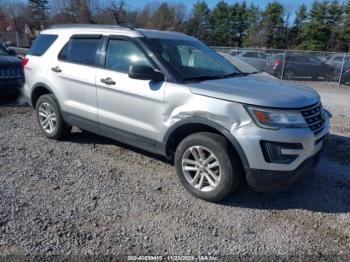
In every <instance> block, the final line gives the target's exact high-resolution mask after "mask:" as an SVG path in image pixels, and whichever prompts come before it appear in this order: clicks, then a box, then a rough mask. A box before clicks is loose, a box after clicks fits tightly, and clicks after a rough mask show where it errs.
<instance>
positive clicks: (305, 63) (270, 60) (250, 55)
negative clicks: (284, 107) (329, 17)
mask: <svg viewBox="0 0 350 262" xmlns="http://www.w3.org/2000/svg"><path fill="white" fill-rule="evenodd" d="M213 48H214V49H215V50H216V51H218V52H222V53H226V54H229V55H232V56H234V57H236V58H238V59H240V60H242V61H243V62H246V63H247V64H250V65H251V66H253V67H255V68H256V69H257V70H259V71H264V72H267V73H269V74H271V75H274V76H275V77H277V78H280V79H283V80H295V81H298V80H299V81H325V82H329V83H336V84H338V85H341V84H346V85H350V54H346V53H334V52H314V51H300V50H273V49H250V48H230V47H213Z"/></svg>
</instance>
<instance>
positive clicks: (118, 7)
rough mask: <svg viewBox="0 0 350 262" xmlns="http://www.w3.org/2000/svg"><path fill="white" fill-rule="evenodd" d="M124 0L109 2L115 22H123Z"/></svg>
mask: <svg viewBox="0 0 350 262" xmlns="http://www.w3.org/2000/svg"><path fill="white" fill-rule="evenodd" d="M124 7H125V1H124V0H118V1H112V2H111V8H112V14H113V17H114V20H115V23H116V24H122V23H124V22H125V10H124Z"/></svg>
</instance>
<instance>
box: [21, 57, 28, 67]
mask: <svg viewBox="0 0 350 262" xmlns="http://www.w3.org/2000/svg"><path fill="white" fill-rule="evenodd" d="M28 62H29V59H28V58H26V57H23V58H22V62H21V63H22V66H23V67H24V66H25V65H26V64H28Z"/></svg>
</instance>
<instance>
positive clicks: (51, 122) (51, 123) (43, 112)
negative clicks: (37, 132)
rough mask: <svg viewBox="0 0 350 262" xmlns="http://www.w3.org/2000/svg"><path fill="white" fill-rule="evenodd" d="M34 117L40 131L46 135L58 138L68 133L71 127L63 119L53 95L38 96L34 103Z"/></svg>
mask: <svg viewBox="0 0 350 262" xmlns="http://www.w3.org/2000/svg"><path fill="white" fill-rule="evenodd" d="M36 117H37V120H38V124H39V127H40V129H41V131H42V132H43V133H44V134H45V135H46V136H47V137H49V138H52V139H56V140H60V139H63V138H65V137H67V136H68V135H69V134H70V131H71V129H72V127H71V126H70V125H68V124H67V123H66V122H65V121H64V120H63V118H62V114H61V112H60V110H59V107H58V103H57V102H56V99H55V96H54V95H52V94H48V95H43V96H41V97H39V99H38V101H37V103H36Z"/></svg>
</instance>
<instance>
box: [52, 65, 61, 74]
mask: <svg viewBox="0 0 350 262" xmlns="http://www.w3.org/2000/svg"><path fill="white" fill-rule="evenodd" d="M51 70H52V71H54V72H56V73H61V72H62V70H61V68H59V66H55V67H52V68H51Z"/></svg>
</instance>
